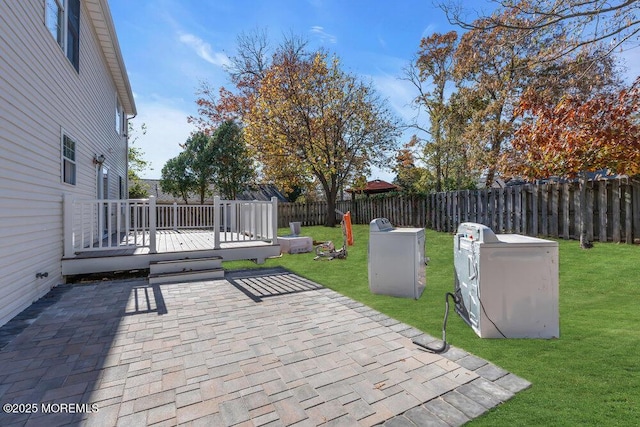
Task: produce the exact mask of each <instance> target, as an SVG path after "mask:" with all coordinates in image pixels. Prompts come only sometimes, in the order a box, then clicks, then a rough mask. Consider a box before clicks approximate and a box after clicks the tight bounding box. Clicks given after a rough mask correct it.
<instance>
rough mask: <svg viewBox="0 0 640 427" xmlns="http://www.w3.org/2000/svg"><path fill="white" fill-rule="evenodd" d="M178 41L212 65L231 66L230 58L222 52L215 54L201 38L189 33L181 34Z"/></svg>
mask: <svg viewBox="0 0 640 427" xmlns="http://www.w3.org/2000/svg"><path fill="white" fill-rule="evenodd" d="M178 40H180V42H181V43H183V44H185V45H187V46H188V47H190V48H191V49H193V51H194V52H195V53H196V54H197V55H198V56H199V57H200V58H202V59H204V60H205V61H207V62H209V63H210V64H213V65H216V66H219V67H222V66H227V65H230V63H231V61H229V57H228V56H227V55H226V54H224V53H222V52H214V51H213V49H212V48H211V45H210V44H209V43H207V42H205V41H204V40H202V39H201V38H200V37H198V36H195V35H193V34H189V33H179V36H178Z"/></svg>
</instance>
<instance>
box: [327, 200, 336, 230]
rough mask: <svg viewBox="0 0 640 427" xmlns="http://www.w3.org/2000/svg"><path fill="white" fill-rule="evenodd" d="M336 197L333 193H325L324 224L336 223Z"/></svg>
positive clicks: (331, 224) (333, 224)
mask: <svg viewBox="0 0 640 427" xmlns="http://www.w3.org/2000/svg"><path fill="white" fill-rule="evenodd" d="M335 211H336V197H335V195H333V194H330V193H329V194H327V217H326V221H325V225H326V226H327V227H334V226H335V225H336V212H335Z"/></svg>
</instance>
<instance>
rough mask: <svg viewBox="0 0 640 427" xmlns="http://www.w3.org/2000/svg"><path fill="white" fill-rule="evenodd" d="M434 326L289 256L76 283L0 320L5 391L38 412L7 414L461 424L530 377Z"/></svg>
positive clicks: (0, 393)
mask: <svg viewBox="0 0 640 427" xmlns="http://www.w3.org/2000/svg"><path fill="white" fill-rule="evenodd" d="M421 335H422V333H421V332H420V331H418V330H416V329H414V328H411V327H409V326H407V325H405V324H402V323H399V322H397V321H395V320H393V319H391V318H389V317H387V316H385V315H382V314H380V313H379V312H377V311H375V310H372V309H370V308H368V307H366V306H364V305H362V304H360V303H358V302H355V301H353V300H351V299H349V298H346V297H344V296H341V295H340V294H337V293H335V292H333V291H331V290H329V289H325V288H322V287H320V286H318V285H316V284H314V283H312V282H309V281H307V280H305V279H303V278H301V277H299V276H296V275H294V274H292V273H289V272H287V271H284V270H279V269H269V270H267V269H263V270H256V271H252V272H235V273H227V277H226V280H217V281H203V282H191V283H179V284H167V285H156V286H149V285H148V283H147V281H146V280H143V279H131V280H121V281H114V282H101V283H91V284H83V285H63V286H60V287H58V288H56V289H54V290H53V291H52V293H51V294H50V295H48V297H45V298H44V299H43V300H41V301H40V302H38V303H36V304H34V306H33V307H32V308H31V309H28V310H27V311H25V313H23V314H22V315H20V316H18V317H17V318H16V319H14V320H13V321H11V322H9V323H8V324H7V325H5V326H4V327H3V328H0V346H1V345H2V344H3V343H4V344H6V345H5V346H4V348H2V350H1V351H0V403H2V404H4V406H3V408H4V409H5V410H6V409H9V410H10V411H17V412H24V411H29V410H30V411H31V412H33V413H31V414H28V413H20V414H17V413H15V414H7V413H3V412H0V425H2V426H12V425H38V426H42V425H45V426H47V427H53V426H57V425H92V426H93V425H103V426H115V425H118V426H143V425H157V426H173V425H194V426H197V425H203V426H235V425H242V426H262V425H269V426H271V425H273V426H290V425H295V426H316V425H327V426H329V425H344V426H355V425H363V426H364V425H376V424H381V423H384V424H385V425H394V426H405V425H418V426H446V425H461V424H464V423H465V422H467V421H469V420H470V419H473V418H475V417H477V416H479V415H481V414H482V413H484V412H485V411H487V410H488V409H489V408H492V407H494V406H496V405H498V404H500V403H501V402H504V401H506V400H508V399H509V398H511V397H512V396H513V395H514V393H517V392H518V391H520V390H523V389H525V388H527V387H528V386H529V383H528V382H527V381H526V380H523V379H521V378H518V377H517V376H515V375H513V374H510V373H508V372H506V371H504V370H502V369H500V368H499V367H497V366H495V365H492V364H491V363H488V362H486V361H484V360H482V359H479V358H477V357H475V356H473V355H470V354H468V353H466V352H464V351H462V350H460V349H456V348H451V349H449V351H448V352H447V353H445V354H443V355H434V354H431V353H429V352H426V351H424V350H422V349H420V348H419V347H417V346H416V345H415V344H413V343H412V339H413V338H415V337H419V336H421ZM422 339H427V340H428V339H431V338H430V337H428V336H423V337H422ZM7 342H8V344H7ZM7 404H13V405H9V407H8V408H7ZM18 404H26V406H24V405H23V406H19V405H18ZM70 412H75V413H70Z"/></svg>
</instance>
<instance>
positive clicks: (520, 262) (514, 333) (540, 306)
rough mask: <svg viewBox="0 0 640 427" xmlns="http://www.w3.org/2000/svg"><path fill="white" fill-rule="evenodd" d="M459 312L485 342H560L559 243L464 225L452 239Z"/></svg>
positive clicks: (475, 225)
mask: <svg viewBox="0 0 640 427" xmlns="http://www.w3.org/2000/svg"><path fill="white" fill-rule="evenodd" d="M453 247H454V248H453V252H454V266H455V285H454V288H455V293H456V296H457V297H458V303H457V304H456V312H457V313H458V314H459V315H460V316H461V317H462V318H463V319H464V320H465V321H466V322H467V323H468V324H469V325H470V326H471V327H472V328H473V330H474V331H475V332H476V334H478V336H480V337H482V338H557V337H559V335H560V325H559V309H558V243H557V242H553V241H550V240H544V239H538V238H535V237H528V236H521V235H518V234H494V233H493V231H492V230H491V229H490V228H488V227H486V226H484V225H482V224H476V223H462V224H460V226H459V227H458V231H457V233H456V235H455V237H454V244H453Z"/></svg>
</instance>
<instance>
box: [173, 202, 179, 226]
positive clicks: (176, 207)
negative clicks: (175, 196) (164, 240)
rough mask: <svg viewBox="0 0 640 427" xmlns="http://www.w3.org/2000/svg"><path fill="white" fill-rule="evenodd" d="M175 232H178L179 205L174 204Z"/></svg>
mask: <svg viewBox="0 0 640 427" xmlns="http://www.w3.org/2000/svg"><path fill="white" fill-rule="evenodd" d="M173 231H178V203H177V202H173Z"/></svg>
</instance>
